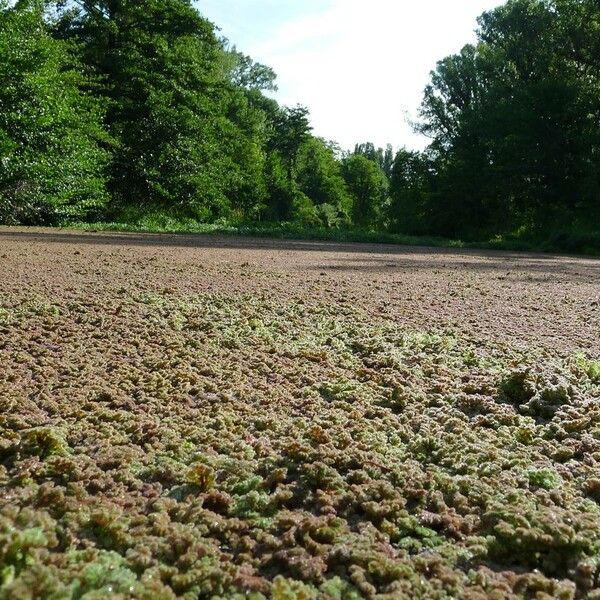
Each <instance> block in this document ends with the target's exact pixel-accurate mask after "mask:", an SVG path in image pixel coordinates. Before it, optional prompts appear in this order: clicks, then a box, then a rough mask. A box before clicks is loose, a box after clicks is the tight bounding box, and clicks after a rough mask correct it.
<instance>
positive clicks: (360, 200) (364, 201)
mask: <svg viewBox="0 0 600 600" xmlns="http://www.w3.org/2000/svg"><path fill="white" fill-rule="evenodd" d="M343 173H344V179H345V180H346V186H347V188H348V191H349V193H350V196H351V197H352V221H353V223H354V224H355V225H357V226H359V227H370V226H373V225H376V224H377V223H378V222H380V220H381V216H382V214H383V207H384V204H385V202H386V200H387V193H388V181H387V178H386V176H385V174H384V172H383V171H382V170H381V168H380V167H379V166H378V165H377V164H376V163H375V162H373V161H372V160H370V159H368V158H366V157H365V156H363V155H362V154H352V155H350V156H348V157H347V158H346V159H345V160H344V163H343Z"/></svg>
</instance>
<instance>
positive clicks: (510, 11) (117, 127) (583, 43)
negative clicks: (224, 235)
mask: <svg viewBox="0 0 600 600" xmlns="http://www.w3.org/2000/svg"><path fill="white" fill-rule="evenodd" d="M394 76H397V77H402V73H397V74H394ZM275 81H276V77H275V73H274V72H273V71H272V70H271V69H270V68H269V67H267V66H264V65H261V64H259V63H256V62H254V61H253V60H252V59H251V58H250V57H248V56H245V55H244V54H242V53H240V52H238V51H237V50H236V48H235V47H232V46H230V45H229V43H228V42H227V41H226V40H224V39H222V38H220V37H219V35H218V32H217V31H216V29H215V27H214V25H213V24H212V23H210V22H209V21H208V20H206V19H205V18H203V17H202V15H201V14H200V13H199V12H198V10H196V8H194V6H193V4H192V2H191V1H189V0H146V1H145V2H136V1H134V0H77V1H60V2H49V1H43V0H19V1H17V2H16V3H15V2H12V3H9V2H7V1H6V0H0V82H1V84H0V222H5V223H23V224H58V223H63V222H68V221H73V220H83V221H100V220H115V219H116V220H119V219H120V220H128V219H129V220H131V219H135V218H139V216H140V215H143V214H145V213H151V212H158V213H161V212H162V213H165V214H169V215H171V216H173V217H175V218H181V219H194V220H197V221H200V222H213V221H216V220H221V221H227V222H238V223H239V222H258V221H261V222H292V223H296V224H299V225H303V226H306V227H326V228H351V227H355V228H361V229H370V230H376V231H383V230H391V231H397V232H402V233H409V234H428V235H431V234H433V235H443V236H449V237H463V238H474V239H476V238H479V239H483V238H484V237H485V238H489V237H491V236H494V235H502V234H507V233H515V232H531V233H534V232H536V231H540V230H542V229H553V230H556V229H557V228H576V227H588V228H589V227H590V224H593V223H594V222H595V223H596V224H597V223H600V5H599V3H598V2H597V0H510V1H509V2H508V3H507V4H506V5H505V6H503V7H501V8H498V9H496V10H494V11H492V12H489V13H485V14H484V15H483V16H482V17H481V18H480V19H479V30H478V42H477V44H476V45H472V46H471V45H470V46H466V47H465V48H463V50H462V51H461V52H460V53H459V54H457V55H455V56H450V57H447V58H445V59H444V60H442V61H440V62H439V63H438V66H437V69H436V70H435V71H434V72H433V73H432V77H431V83H430V85H429V86H428V87H427V89H426V90H425V95H424V100H423V104H422V108H421V115H420V122H419V123H417V124H416V125H415V127H416V128H417V129H418V130H420V131H421V132H422V133H424V134H425V135H427V136H428V137H429V138H430V139H431V143H430V145H429V146H428V148H427V149H426V150H425V151H424V152H412V151H409V150H405V149H402V150H400V151H399V152H396V153H394V152H393V151H392V148H391V147H387V148H385V149H381V148H376V147H374V146H373V144H370V143H365V144H359V145H357V146H356V148H355V150H354V151H353V152H343V151H341V149H340V148H339V147H337V146H336V145H335V144H334V143H331V142H327V141H325V140H323V139H320V138H318V137H315V136H314V135H313V134H312V132H311V126H310V120H309V115H308V112H307V110H306V109H305V108H303V107H300V106H298V107H284V106H280V105H278V104H277V102H275V101H274V100H273V99H272V98H270V97H269V96H268V92H270V91H273V90H274V89H275ZM357 118H360V115H357Z"/></svg>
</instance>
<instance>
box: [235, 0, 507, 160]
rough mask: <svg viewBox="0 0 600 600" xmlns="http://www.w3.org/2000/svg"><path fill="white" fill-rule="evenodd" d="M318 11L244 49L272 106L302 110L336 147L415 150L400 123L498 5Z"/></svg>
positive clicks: (434, 1) (351, 3)
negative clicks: (272, 91)
mask: <svg viewBox="0 0 600 600" xmlns="http://www.w3.org/2000/svg"><path fill="white" fill-rule="evenodd" d="M313 4H314V2H313ZM319 4H320V5H321V6H322V9H321V10H317V11H315V10H313V12H311V13H310V14H305V15H304V16H300V17H298V16H296V17H295V18H293V19H291V20H288V21H285V22H283V23H281V24H280V25H279V26H278V27H277V28H276V30H275V33H274V35H269V38H268V39H262V40H259V41H257V42H255V43H254V44H252V45H251V47H249V48H248V49H247V51H248V52H249V53H250V54H251V55H252V56H253V57H254V58H255V59H257V60H260V61H261V62H264V63H266V64H269V65H270V66H272V67H273V68H274V69H275V70H276V71H277V73H278V75H279V80H278V83H279V88H280V92H279V94H278V99H279V100H280V101H281V102H283V103H285V104H291V105H293V104H296V103H300V104H304V105H306V106H308V107H309V109H310V110H311V115H312V122H313V125H314V128H315V133H316V134H317V135H321V136H323V137H326V138H329V139H335V140H337V141H338V142H340V144H341V145H342V146H343V147H347V148H350V147H352V146H353V145H354V143H355V142H360V141H367V140H370V141H373V142H375V143H376V144H379V145H383V144H385V143H386V142H390V143H392V144H394V146H400V145H404V144H406V145H408V146H412V147H422V146H423V145H424V140H422V139H421V138H419V137H417V136H415V135H414V134H413V133H412V131H411V128H410V126H409V125H408V124H407V123H406V117H407V116H409V117H411V118H415V117H416V116H417V109H418V106H419V103H420V99H421V94H422V90H423V88H424V86H425V85H426V83H427V81H428V78H429V71H430V70H431V69H433V68H434V67H435V63H436V61H437V60H439V59H440V58H442V57H444V56H446V55H447V54H450V53H452V52H456V51H458V50H459V49H460V48H461V47H462V45H464V44H465V43H468V42H470V41H472V40H473V39H474V35H473V30H474V29H475V27H476V22H475V18H476V17H477V15H479V14H480V13H481V12H483V11H484V10H488V9H490V8H493V7H494V6H496V5H497V4H498V0H457V1H454V2H448V1H447V0H421V1H420V2H414V1H412V0H368V1H365V0H326V1H323V2H321V3H319ZM233 39H235V38H233Z"/></svg>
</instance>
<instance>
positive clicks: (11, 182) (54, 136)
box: [0, 0, 107, 224]
mask: <svg viewBox="0 0 600 600" xmlns="http://www.w3.org/2000/svg"><path fill="white" fill-rule="evenodd" d="M43 16H44V13H43V4H42V2H41V1H34V0H32V1H30V2H18V3H17V4H16V5H15V6H14V7H10V5H9V4H8V3H7V2H5V1H2V2H0V81H2V85H1V86H0V222H5V223H25V224H39V223H57V222H59V221H60V220H64V219H69V218H77V217H79V218H81V217H87V218H90V217H91V218H94V217H95V216H97V214H98V213H99V211H100V209H101V208H102V206H103V205H104V203H105V202H106V200H107V194H106V191H105V181H104V175H103V169H104V165H105V163H106V159H107V154H106V152H105V150H104V149H102V147H101V145H103V143H104V142H106V135H105V133H104V132H103V129H102V110H101V108H100V104H99V102H98V101H97V99H95V98H93V97H92V96H91V95H90V94H88V93H85V92H83V91H82V90H81V87H82V86H83V85H84V84H85V83H86V78H85V77H84V76H83V74H82V72H81V70H80V69H79V65H78V64H77V61H76V60H75V58H74V56H73V52H72V50H73V48H72V46H71V45H69V44H67V43H66V42H63V41H58V40H55V39H53V38H52V37H51V36H50V35H49V33H48V31H47V30H46V26H45V23H44V20H43Z"/></svg>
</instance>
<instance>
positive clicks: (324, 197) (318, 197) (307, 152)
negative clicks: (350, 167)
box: [297, 138, 352, 227]
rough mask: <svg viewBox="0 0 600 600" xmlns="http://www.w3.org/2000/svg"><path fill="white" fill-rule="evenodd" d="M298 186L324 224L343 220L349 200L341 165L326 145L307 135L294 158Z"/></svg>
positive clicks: (332, 224)
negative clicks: (297, 155)
mask: <svg viewBox="0 0 600 600" xmlns="http://www.w3.org/2000/svg"><path fill="white" fill-rule="evenodd" d="M297 179H298V187H299V188H300V190H301V191H302V192H303V193H304V194H305V195H306V196H307V197H308V198H309V199H310V200H311V201H312V202H313V203H314V204H315V206H316V207H317V212H318V213H319V214H320V215H321V216H322V218H323V220H324V224H325V225H326V226H328V227H332V226H335V225H337V224H340V223H342V222H344V221H345V220H346V219H347V218H348V216H349V214H350V211H351V207H352V199H351V197H350V195H349V193H348V190H347V189H346V182H345V181H344V177H343V175H342V167H341V164H340V163H339V161H338V160H337V159H336V157H335V155H334V152H333V150H332V148H331V146H330V145H329V144H327V142H325V141H324V140H322V139H320V138H310V139H309V140H308V141H306V142H305V143H304V145H303V146H302V147H301V149H300V152H299V157H298V176H297Z"/></svg>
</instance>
